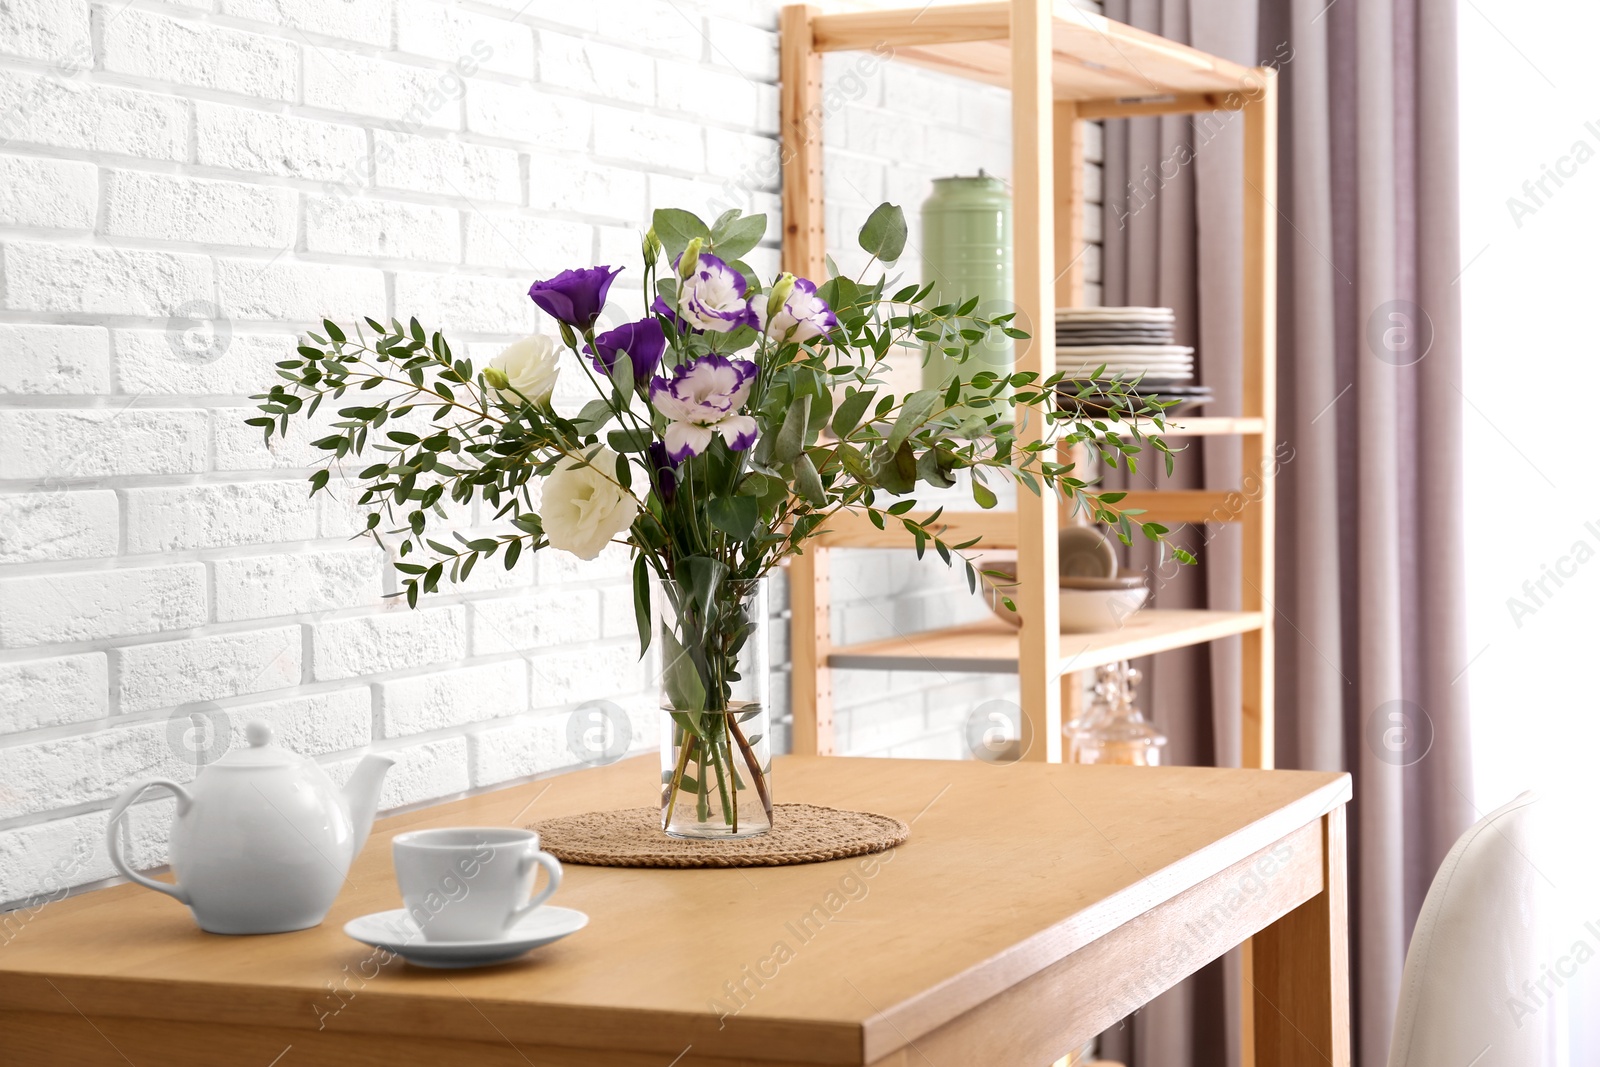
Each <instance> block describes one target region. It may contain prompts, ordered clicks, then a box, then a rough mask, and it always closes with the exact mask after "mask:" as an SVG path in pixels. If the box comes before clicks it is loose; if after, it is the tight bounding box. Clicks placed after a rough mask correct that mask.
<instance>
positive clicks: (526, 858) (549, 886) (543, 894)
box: [506, 848, 561, 926]
mask: <svg viewBox="0 0 1600 1067" xmlns="http://www.w3.org/2000/svg"><path fill="white" fill-rule="evenodd" d="M536 863H537V864H538V865H539V866H541V867H543V868H544V873H545V874H546V876H547V878H546V881H545V886H544V888H543V889H542V890H540V891H539V892H537V893H535V894H534V895H533V898H532V899H531V900H529V901H528V902H527V903H526V904H524V905H522V907H520V908H518V909H517V910H516V911H514V912H512V913H511V922H509V923H507V924H506V925H507V926H511V925H513V924H515V923H519V922H521V921H522V920H523V919H526V918H527V917H528V916H529V915H530V914H532V913H533V909H535V908H537V907H538V906H539V905H540V904H543V903H544V902H545V901H547V900H549V899H550V894H552V893H554V892H555V891H556V890H557V889H560V888H561V861H560V860H558V859H556V858H555V857H554V856H552V855H550V853H548V852H540V851H539V850H538V849H536V848H534V849H529V850H528V851H527V852H525V853H523V855H522V873H523V874H524V875H525V874H527V873H528V872H529V871H531V870H532V869H533V865H534V864H536Z"/></svg>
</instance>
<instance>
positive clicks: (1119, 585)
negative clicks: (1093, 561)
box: [1060, 574, 1144, 589]
mask: <svg viewBox="0 0 1600 1067" xmlns="http://www.w3.org/2000/svg"><path fill="white" fill-rule="evenodd" d="M1060 582H1061V588H1063V589H1143V588H1144V575H1142V574H1119V575H1117V576H1116V577H1115V578H1071V577H1068V576H1066V575H1062V576H1061V578H1060Z"/></svg>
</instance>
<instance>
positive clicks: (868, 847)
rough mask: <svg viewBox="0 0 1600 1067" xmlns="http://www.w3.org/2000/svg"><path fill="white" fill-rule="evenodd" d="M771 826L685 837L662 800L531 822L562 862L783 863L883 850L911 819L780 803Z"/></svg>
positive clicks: (905, 832) (906, 832) (897, 841)
mask: <svg viewBox="0 0 1600 1067" xmlns="http://www.w3.org/2000/svg"><path fill="white" fill-rule="evenodd" d="M772 822H773V826H772V829H771V830H769V831H767V832H766V833H764V834H762V835H761V836H760V837H745V838H740V839H738V840H735V841H686V840H684V839H682V838H677V837H668V836H667V835H666V834H664V833H662V832H661V812H660V810H659V809H657V808H623V809H621V810H619V811H590V812H585V813H584V814H582V815H564V816H562V817H560V818H556V819H544V820H542V821H540V822H534V823H529V824H528V829H530V830H537V831H538V832H539V847H540V848H542V849H544V850H545V851H546V852H549V853H551V854H552V855H554V856H555V857H556V858H557V859H558V860H560V861H561V862H562V863H580V864H587V865H589V866H593V867H783V866H787V865H789V864H793V863H821V862H822V861H823V860H836V859H843V858H844V857H846V856H864V855H867V854H868V853H871V852H884V851H887V850H888V849H891V848H894V847H895V846H897V845H901V844H904V843H905V840H906V838H908V837H910V836H911V827H909V826H907V825H906V824H905V823H903V822H901V821H900V820H899V819H892V818H890V817H889V816H887V815H875V814H873V813H872V812H870V811H843V810H840V809H838V808H823V807H818V806H817V805H815V804H776V805H774V806H773V816H772Z"/></svg>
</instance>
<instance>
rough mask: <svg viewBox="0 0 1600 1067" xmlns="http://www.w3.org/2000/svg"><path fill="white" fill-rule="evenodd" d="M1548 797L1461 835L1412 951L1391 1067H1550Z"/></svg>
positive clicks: (1513, 806)
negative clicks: (1542, 812) (1544, 831)
mask: <svg viewBox="0 0 1600 1067" xmlns="http://www.w3.org/2000/svg"><path fill="white" fill-rule="evenodd" d="M1540 803H1541V802H1540V800H1539V798H1538V797H1537V796H1536V795H1535V794H1533V793H1524V794H1522V795H1521V796H1520V797H1518V798H1517V799H1516V800H1513V801H1512V802H1511V803H1509V804H1507V805H1505V806H1504V807H1502V808H1499V809H1497V810H1495V811H1493V812H1491V813H1490V814H1489V815H1487V816H1485V817H1484V818H1483V819H1482V820H1481V821H1480V822H1478V824H1477V825H1475V826H1473V827H1472V829H1470V830H1468V831H1467V832H1466V833H1465V834H1463V835H1462V836H1461V839H1460V840H1459V841H1457V842H1456V843H1455V846H1454V847H1453V848H1451V850H1450V854H1449V855H1448V856H1446V857H1445V860H1444V863H1443V864H1441V865H1440V867H1439V873H1438V874H1437V875H1435V876H1434V879H1433V885H1432V886H1431V887H1430V888H1429V889H1428V896H1427V899H1426V900H1425V901H1424V902H1423V905H1422V913H1421V914H1420V915H1419V916H1418V917H1417V927H1416V930H1415V931H1413V933H1412V935H1411V947H1410V949H1409V950H1408V951H1407V952H1406V967H1405V976H1404V979H1403V980H1402V982H1401V986H1400V1009H1399V1014H1398V1016H1397V1018H1396V1019H1395V1027H1394V1037H1393V1039H1392V1040H1391V1042H1390V1044H1389V1067H1467V1065H1468V1064H1472V1065H1473V1067H1541V1065H1544V1064H1547V1063H1548V1062H1549V1061H1548V1060H1547V1058H1546V1057H1547V1052H1548V1049H1549V1039H1548V1034H1549V1033H1550V1023H1551V1021H1552V1013H1553V1011H1554V1007H1555V1006H1554V1004H1553V1001H1554V999H1555V997H1554V994H1555V993H1556V992H1557V991H1556V990H1555V988H1554V987H1553V986H1551V987H1550V995H1547V994H1546V993H1543V992H1540V987H1539V985H1538V983H1539V982H1540V980H1541V979H1542V978H1543V979H1545V984H1546V986H1550V982H1549V980H1548V978H1547V977H1546V972H1547V971H1548V968H1543V969H1541V966H1540V965H1541V963H1548V960H1547V959H1545V958H1544V956H1545V954H1544V953H1543V951H1542V949H1543V942H1542V936H1543V935H1542V933H1541V924H1542V923H1548V921H1549V915H1548V902H1549V892H1548V890H1549V883H1548V881H1547V880H1546V878H1545V876H1544V874H1543V873H1541V871H1540V870H1539V865H1540V852H1541V851H1542V850H1541V844H1540V837H1541V835H1540V833H1539V825H1538V820H1539V808H1540Z"/></svg>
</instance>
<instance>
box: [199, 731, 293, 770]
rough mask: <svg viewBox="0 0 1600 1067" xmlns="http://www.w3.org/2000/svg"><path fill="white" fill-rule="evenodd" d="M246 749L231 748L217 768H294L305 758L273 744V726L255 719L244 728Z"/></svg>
mask: <svg viewBox="0 0 1600 1067" xmlns="http://www.w3.org/2000/svg"><path fill="white" fill-rule="evenodd" d="M244 739H245V741H246V742H248V745H247V747H245V748H230V749H229V750H228V752H227V754H226V755H224V756H223V757H222V758H221V759H219V760H217V762H216V763H214V764H213V765H212V766H215V767H293V766H297V765H299V764H301V763H304V762H305V757H304V756H301V755H298V754H297V753H294V752H291V751H289V750H288V749H286V748H284V747H283V746H282V745H277V744H274V743H273V729H272V724H271V723H269V722H264V721H262V720H261V719H255V720H253V721H252V722H250V723H248V724H247V725H246V726H245V728H244Z"/></svg>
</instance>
